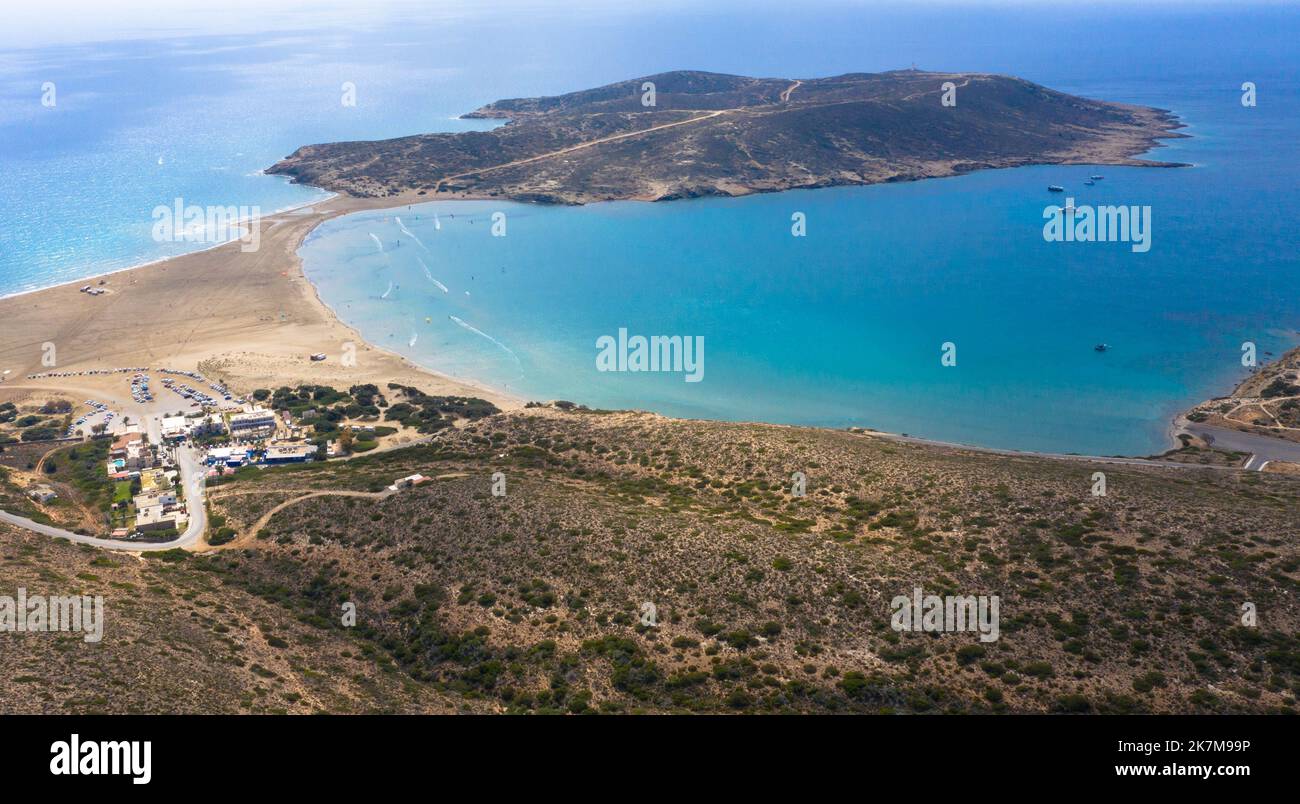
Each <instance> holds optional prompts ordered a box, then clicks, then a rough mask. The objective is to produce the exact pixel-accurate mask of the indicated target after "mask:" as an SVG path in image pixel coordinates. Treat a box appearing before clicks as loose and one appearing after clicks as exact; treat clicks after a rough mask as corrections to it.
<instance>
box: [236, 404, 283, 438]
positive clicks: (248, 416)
mask: <svg viewBox="0 0 1300 804" xmlns="http://www.w3.org/2000/svg"><path fill="white" fill-rule="evenodd" d="M274 429H275V412H274V411H270V410H265V409H263V408H253V409H252V410H250V411H248V412H247V413H233V414H231V416H230V434H231V435H244V434H247V433H253V432H257V431H261V430H274Z"/></svg>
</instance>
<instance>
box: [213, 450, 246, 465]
mask: <svg viewBox="0 0 1300 804" xmlns="http://www.w3.org/2000/svg"><path fill="white" fill-rule="evenodd" d="M247 462H248V447H214V448H213V449H210V450H208V463H210V464H212V465H213V466H243V465H244V464H245V463H247Z"/></svg>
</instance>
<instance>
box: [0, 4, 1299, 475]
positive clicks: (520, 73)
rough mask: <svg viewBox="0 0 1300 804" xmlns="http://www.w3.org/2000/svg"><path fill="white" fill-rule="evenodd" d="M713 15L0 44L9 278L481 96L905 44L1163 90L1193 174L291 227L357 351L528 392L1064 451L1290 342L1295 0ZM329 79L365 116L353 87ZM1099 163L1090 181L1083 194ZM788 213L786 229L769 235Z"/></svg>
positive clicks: (858, 55)
mask: <svg viewBox="0 0 1300 804" xmlns="http://www.w3.org/2000/svg"><path fill="white" fill-rule="evenodd" d="M710 5H711V7H710V9H705V10H701V9H698V8H692V7H690V6H686V5H681V6H678V5H675V4H667V5H662V6H661V5H659V4H656V7H655V8H654V9H647V10H642V11H631V10H611V9H608V8H598V7H592V8H581V9H578V10H575V9H576V8H577V7H569V10H567V11H560V10H556V9H553V8H549V7H546V6H541V5H538V6H533V5H531V4H529V5H510V4H506V5H505V6H503V5H491V6H481V5H475V6H471V7H467V8H465V9H462V10H455V11H447V10H444V11H442V12H440V13H439V15H438V17H437V18H436V19H433V18H430V17H428V16H427V15H426V14H425V13H424V12H420V13H415V12H410V11H403V10H402V9H401V8H400V7H399V8H397V9H396V10H391V9H390V11H389V13H387V14H385V15H381V16H378V17H374V18H366V19H364V20H360V21H358V20H353V21H350V22H349V21H346V20H345V21H340V20H338V19H332V20H331V21H330V22H329V23H328V24H325V23H322V24H321V25H320V27H310V26H305V25H303V24H302V23H301V20H296V21H294V22H290V23H282V24H280V25H278V26H277V27H275V29H273V30H265V31H256V32H251V33H242V34H221V35H205V34H203V33H202V32H187V33H184V34H179V35H178V34H175V33H168V34H165V35H164V34H162V33H155V34H153V35H139V36H135V37H133V38H118V39H115V40H114V41H112V42H108V43H93V44H84V43H83V44H75V45H59V46H47V47H38V48H28V49H23V50H12V49H11V50H7V51H3V52H0V219H3V220H4V221H5V224H4V226H3V229H0V294H3V293H12V292H18V291H21V290H24V289H30V288H32V287H41V286H46V285H50V284H54V283H55V282H57V281H61V280H67V279H72V278H77V277H80V276H87V275H92V274H97V273H102V272H104V271H108V270H113V269H116V268H120V267H125V266H128V265H132V264H136V263H139V262H142V261H146V260H150V259H157V258H159V257H163V256H168V255H169V254H171V253H176V252H177V251H179V250H182V249H185V248H193V247H194V246H192V245H187V244H158V243H154V242H153V241H152V239H151V238H150V237H149V233H150V226H151V223H152V221H151V218H150V211H151V210H152V209H153V208H154V207H155V206H157V205H159V204H170V203H172V201H173V199H175V198H176V197H182V198H184V199H185V201H186V202H187V203H190V202H192V203H199V204H222V205H239V204H244V205H251V204H257V205H260V206H261V207H262V209H263V211H269V210H272V209H277V208H282V207H286V206H291V205H295V204H302V203H309V202H310V201H312V200H313V199H316V198H319V197H320V194H319V193H318V192H316V191H313V190H311V189H310V188H303V187H293V186H290V185H287V184H285V183H284V182H282V181H281V180H279V179H277V178H274V177H266V176H261V175H259V174H258V171H259V170H260V169H261V168H263V167H265V166H267V165H269V164H271V163H272V162H274V161H275V160H276V159H277V158H279V157H280V156H283V155H284V154H287V153H289V152H290V151H291V150H293V148H295V147H297V146H298V145H301V144H306V143H312V142H322V141H330V140H339V139H357V138H378V137H389V136H397V135H401V134H408V133H415V132H420V131H432V130H445V131H456V130H467V129H469V128H472V127H481V126H482V125H484V124H483V123H482V122H479V123H470V122H468V121H457V120H454V119H453V118H454V116H455V115H457V114H460V113H462V112H464V111H468V110H470V109H473V108H475V107H477V106H479V105H481V104H482V103H485V102H488V101H490V100H494V99H497V98H501V97H516V96H526V95H538V94H549V93H557V92H563V91H568V90H572V89H577V88H583V87H588V86H594V85H598V84H601V83H607V82H610V81H615V80H620V79H624V78H629V77H635V76H640V75H646V74H650V73H654V72H658V71H661V70H668V69H676V68H692V69H705V70H717V71H722V72H735V73H744V74H752V75H766V76H782V77H812V76H823V75H833V74H838V73H843V72H848V71H875V70H883V69H893V68H899V67H906V66H909V65H911V64H913V63H915V64H916V65H917V66H918V67H921V68H924V69H936V70H979V71H990V72H1003V73H1010V74H1015V75H1019V76H1021V77H1024V78H1027V79H1030V80H1033V81H1037V82H1040V83H1043V84H1046V85H1048V86H1051V87H1053V88H1056V89H1061V90H1064V91H1068V92H1075V93H1079V94H1084V95H1089V96H1093V97H1098V98H1104V99H1107V100H1119V101H1128V102H1134V103H1143V104H1150V105H1155V106H1161V107H1164V108H1168V109H1172V110H1174V111H1175V112H1177V113H1178V114H1179V115H1180V116H1181V117H1182V119H1183V121H1184V122H1185V123H1186V124H1187V126H1188V127H1187V129H1185V133H1188V134H1190V135H1192V136H1191V138H1189V139H1183V140H1175V141H1170V142H1169V144H1168V146H1167V147H1164V148H1159V149H1157V150H1156V151H1155V152H1153V154H1152V158H1156V159H1163V160H1170V161H1182V162H1189V163H1192V164H1193V165H1194V166H1193V167H1190V168H1182V169H1138V168H1122V169H1121V168H1113V167H1107V168H1089V167H1033V168H1023V169H1017V170H1006V171H989V172H983V173H978V174H974V175H970V176H965V177H961V178H953V179H942V180H932V181H926V182H919V183H912V184H902V185H889V186H876V187H865V188H839V189H829V190H816V191H797V192H790V193H782V194H774V195H763V196H754V197H749V198H743V199H725V200H722V199H713V200H699V201H685V202H673V203H669V204H641V203H611V204H597V205H591V206H588V207H583V208H542V207H535V206H524V205H515V204H505V203H501V204H498V203H488V202H459V203H457V202H439V203H437V204H425V205H421V206H417V207H414V208H412V209H409V210H407V209H399V210H388V211H383V212H375V213H361V214H356V215H351V216H348V217H346V218H342V219H336V220H333V221H330V222H329V223H327V224H325V225H324V226H322V227H321V228H320V229H318V230H317V232H315V233H314V234H313V235H312V236H311V238H310V239H309V240H308V242H307V243H306V244H305V245H304V248H303V250H302V254H303V257H304V260H305V265H306V270H307V273H308V275H309V277H310V278H311V279H312V280H313V281H314V282H316V283H317V285H318V286H319V288H320V291H321V295H322V297H323V298H324V299H325V300H326V302H327V303H329V304H330V305H331V306H332V307H334V308H335V309H336V310H337V311H338V313H339V314H340V315H341V316H342V317H343V318H344V320H346V321H348V322H349V323H351V324H353V325H355V326H356V327H358V329H359V330H360V331H361V332H362V334H363V335H365V336H366V337H367V338H368V339H371V340H373V341H374V342H375V343H377V344H379V345H381V346H384V347H386V348H390V349H393V350H394V351H397V352H400V353H403V354H407V355H409V356H411V357H412V358H413V359H415V360H417V361H418V362H421V363H423V364H426V365H428V366H430V367H432V368H435V369H439V370H442V371H446V372H448V373H451V374H455V375H460V376H464V377H470V378H474V379H478V380H482V381H484V382H487V383H489V384H492V385H495V386H499V387H502V388H505V389H507V390H509V391H512V392H514V393H517V394H519V395H522V396H526V397H529V398H538V399H553V398H568V399H573V400H576V401H580V402H584V403H586V404H590V405H593V406H601V407H636V408H642V409H650V410H655V411H659V412H662V413H666V414H671V415H682V416H699V417H708V418H719V419H732V420H763V421H775V422H785V423H799V424H815V425H825V426H834V427H843V426H850V425H857V426H865V427H874V428H878V429H884V430H891V431H897V432H907V433H911V434H913V435H920V436H926V437H931V438H938V439H945V440H953V441H959V442H965V443H972V444H981V445H988V446H998V447H1010V448H1022V449H1042V450H1051V451H1062V452H1081V453H1100V454H1148V453H1151V452H1156V451H1159V450H1161V449H1163V448H1165V446H1166V443H1167V441H1166V436H1165V433H1166V429H1167V426H1168V423H1169V420H1170V418H1171V417H1172V415H1174V413H1175V412H1176V411H1178V410H1180V409H1182V408H1185V407H1186V406H1187V405H1188V404H1189V403H1192V402H1195V401H1198V400H1199V399H1201V398H1204V397H1207V396H1212V395H1216V394H1219V393H1223V392H1226V391H1227V390H1228V389H1229V388H1230V387H1231V385H1232V383H1233V382H1234V381H1235V380H1236V379H1238V378H1239V377H1240V376H1241V374H1242V372H1243V371H1244V369H1243V368H1242V367H1241V365H1240V360H1239V358H1240V354H1241V352H1240V349H1241V344H1242V343H1243V341H1253V342H1255V343H1256V344H1258V348H1259V350H1260V352H1261V354H1262V353H1264V352H1274V353H1280V352H1281V351H1282V350H1283V349H1285V348H1287V347H1288V346H1290V345H1293V344H1294V343H1295V342H1296V341H1297V329H1298V328H1300V257H1298V256H1297V246H1298V245H1300V243H1298V242H1297V241H1300V236H1298V235H1297V226H1296V221H1297V219H1298V216H1300V203H1298V202H1297V200H1296V199H1295V195H1294V194H1295V188H1296V187H1297V186H1300V167H1297V156H1298V155H1300V154H1297V150H1298V148H1300V145H1298V144H1300V87H1297V85H1296V82H1295V76H1296V75H1297V74H1300V70H1298V69H1297V68H1300V52H1298V49H1297V48H1296V47H1295V45H1294V42H1296V41H1300V12H1297V11H1295V10H1292V9H1286V8H1283V7H1270V6H1261V7H1254V6H1231V7H1215V6H1198V7H1195V8H1194V9H1193V10H1182V11H1174V10H1163V9H1160V8H1157V9H1155V10H1136V9H1135V10H1129V9H1126V8H1124V7H1123V6H1117V5H1114V4H1105V5H1103V6H1101V7H1098V8H1093V9H1091V10H1089V9H1087V8H1081V7H1074V8H1062V7H1059V5H1057V4H1046V5H1043V6H1033V5H1029V6H1021V5H1016V6H1006V7H994V8H983V9H972V8H971V7H970V5H969V4H964V5H956V6H952V7H945V6H942V5H924V6H920V7H913V8H909V7H906V6H875V5H862V4H839V3H830V4H828V3H820V4H819V3H814V4H812V5H811V6H808V7H806V8H802V7H801V8H800V9H799V10H797V11H795V10H791V9H789V8H788V7H785V6H779V5H776V4H764V3H746V4H744V5H743V6H741V5H728V4H721V5H719V4H710ZM506 6H508V8H506ZM503 9H506V10H505V11H503ZM47 80H48V81H54V82H55V83H56V85H57V87H58V104H57V106H56V107H55V108H53V109H50V108H45V107H42V106H41V105H40V103H39V99H40V93H41V84H42V82H44V81H47ZM345 81H348V82H352V83H354V84H355V85H356V87H357V95H358V103H357V105H356V107H343V106H342V105H341V104H340V103H339V96H340V86H341V84H342V82H345ZM1246 81H1251V82H1254V83H1255V84H1256V85H1257V87H1258V105H1257V106H1255V107H1253V108H1248V107H1244V106H1242V104H1241V102H1240V99H1241V90H1240V87H1241V84H1242V83H1243V82H1246ZM959 107H960V100H959ZM160 158H161V164H160V162H159V160H160ZM1091 173H1102V174H1104V175H1105V177H1106V178H1105V179H1104V180H1102V181H1100V182H1098V183H1097V184H1096V186H1093V187H1087V186H1084V185H1083V184H1082V182H1083V180H1084V179H1085V178H1086V177H1087V176H1088V175H1089V174H1091ZM1048 184H1062V185H1065V186H1066V187H1067V188H1068V190H1069V193H1068V195H1069V196H1070V197H1073V198H1074V199H1075V201H1076V203H1077V204H1081V205H1082V204H1124V205H1149V206H1150V207H1151V215H1152V241H1151V242H1152V246H1151V249H1150V251H1149V252H1146V253H1133V252H1132V251H1131V250H1130V249H1129V247H1128V245H1127V244H1122V243H1048V242H1045V241H1044V239H1043V236H1042V227H1043V218H1042V212H1043V208H1044V206H1046V205H1047V204H1050V203H1059V202H1060V197H1059V196H1053V197H1049V196H1048V194H1047V193H1046V192H1045V188H1046V185H1048ZM494 212H504V213H505V215H506V220H507V235H506V236H505V237H493V236H492V235H491V233H490V229H491V215H492V214H493V213H494ZM794 212H802V213H804V214H805V216H806V218H807V232H808V234H807V236H806V237H802V238H795V237H792V236H791V234H790V223H791V215H792V213H794ZM435 215H436V216H437V219H436V222H435ZM397 218H400V219H401V221H400V223H399V221H398V220H397ZM372 235H373V237H372ZM399 242H400V245H399ZM444 287H445V288H446V290H445V291H444V290H443V288H444ZM620 328H626V329H627V330H628V331H629V332H630V333H631V334H634V335H635V334H642V335H660V334H666V335H684V336H693V337H702V338H703V339H704V344H705V348H704V373H703V380H702V381H701V382H698V383H687V382H684V380H683V376H682V375H681V374H633V373H616V372H601V371H597V368H596V354H597V348H596V340H597V338H599V337H601V336H603V335H616V334H617V332H618V330H619V329H620ZM1100 342H1104V343H1107V344H1109V345H1110V349H1109V350H1108V351H1106V352H1104V353H1099V352H1096V351H1094V349H1093V346H1094V344H1096V343H1100ZM944 343H952V344H954V345H955V347H956V357H957V361H956V363H957V364H956V365H955V366H950V367H945V366H943V365H941V362H940V356H941V345H942V344H944Z"/></svg>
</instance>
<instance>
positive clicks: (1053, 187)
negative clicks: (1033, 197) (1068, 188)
mask: <svg viewBox="0 0 1300 804" xmlns="http://www.w3.org/2000/svg"><path fill="white" fill-rule="evenodd" d="M1047 189H1048V191H1049V192H1053V193H1063V192H1065V188H1064V187H1062V186H1061V185H1059V184H1049V185H1047Z"/></svg>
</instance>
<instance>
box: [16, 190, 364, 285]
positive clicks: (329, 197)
mask: <svg viewBox="0 0 1300 804" xmlns="http://www.w3.org/2000/svg"><path fill="white" fill-rule="evenodd" d="M289 183H290V184H292V183H293V182H289ZM302 186H304V187H306V186H310V185H302ZM315 189H318V190H322V192H325V193H328V195H326V196H325V197H324V198H322V199H320V200H318V201H305V202H303V203H301V204H293V205H291V206H287V207H284V208H283V209H277V210H276V211H275V212H272V213H270V214H267V215H263V216H262V220H267V219H269V218H274V217H277V216H279V215H288V214H290V213H292V212H297V211H298V210H300V209H307V208H308V207H314V206H316V205H317V204H324V203H326V202H329V201H333V200H334V199H336V198H339V197H340V194H339V193H336V192H334V191H333V190H324V189H323V188H319V187H318V188H315ZM246 222H247V221H246V220H245V219H244V218H240V219H239V220H237V221H235V223H234V225H235V226H242V225H244V224H245V223H246ZM238 242H240V238H238V237H236V238H234V239H231V240H223V241H221V242H220V243H210V244H208V245H205V246H204V247H203V248H199V249H195V250H193V251H187V252H185V253H184V254H173V255H172V256H170V257H159V258H157V259H153V260H145V261H144V262H138V263H135V264H133V265H128V266H126V267H124V268H113V269H111V270H108V271H105V272H103V273H99V274H90V275H88V276H83V277H79V278H77V279H67V280H61V281H59V282H56V283H54V284H53V285H43V286H41V287H39V288H27V289H25V290H17V291H13V292H10V293H0V301H5V300H6V299H16V298H19V297H21V296H24V295H27V294H29V293H40V292H42V291H46V290H54V289H55V288H61V287H64V286H65V285H75V284H77V283H79V282H90V281H98V280H100V279H103V278H105V277H109V276H115V275H117V274H122V273H126V272H128V271H134V270H136V269H138V268H148V267H149V266H151V265H157V264H159V263H163V262H167V261H168V260H175V259H179V258H181V257H188V256H190V255H191V254H202V253H203V252H205V251H212V250H213V249H218V248H221V247H222V246H228V245H230V244H231V243H238Z"/></svg>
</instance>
